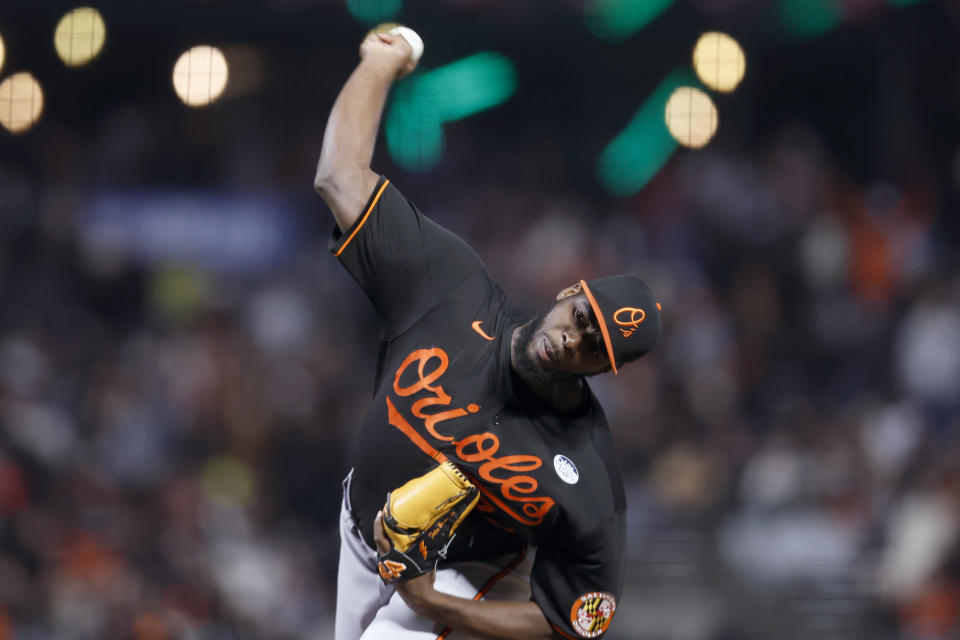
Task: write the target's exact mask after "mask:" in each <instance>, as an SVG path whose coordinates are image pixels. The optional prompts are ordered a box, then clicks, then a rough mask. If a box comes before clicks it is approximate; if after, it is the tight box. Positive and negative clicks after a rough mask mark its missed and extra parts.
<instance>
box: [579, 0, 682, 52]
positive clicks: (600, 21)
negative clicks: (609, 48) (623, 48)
mask: <svg viewBox="0 0 960 640" xmlns="http://www.w3.org/2000/svg"><path fill="white" fill-rule="evenodd" d="M671 4H673V0H590V1H589V2H588V3H587V5H586V6H585V7H584V14H585V17H586V22H587V28H588V29H590V31H591V32H592V33H593V34H594V35H595V36H597V37H598V38H602V39H604V40H608V41H610V42H619V41H621V40H623V39H625V38H627V37H629V36H630V35H632V34H634V33H636V32H637V31H639V30H640V29H642V28H644V27H645V26H647V25H648V24H649V23H650V22H652V21H653V20H654V19H655V18H656V17H657V16H659V15H660V14H661V13H663V12H664V11H666V10H667V8H668V7H669V6H670V5H671Z"/></svg>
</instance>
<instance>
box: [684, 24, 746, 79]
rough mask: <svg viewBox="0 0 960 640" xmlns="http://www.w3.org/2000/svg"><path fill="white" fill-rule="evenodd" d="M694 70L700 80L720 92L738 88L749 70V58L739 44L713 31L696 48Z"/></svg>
mask: <svg viewBox="0 0 960 640" xmlns="http://www.w3.org/2000/svg"><path fill="white" fill-rule="evenodd" d="M693 68H694V69H696V71H697V75H698V76H699V77H700V80H701V81H702V82H703V83H704V84H705V85H707V86H708V87H710V88H711V89H714V90H716V91H722V92H725V93H726V92H729V91H733V90H734V89H736V88H737V85H738V84H740V81H741V80H743V74H744V73H745V72H746V69H747V58H746V56H744V54H743V49H742V48H741V47H740V45H739V44H738V43H737V41H736V40H734V39H733V38H731V37H730V36H728V35H727V34H725V33H720V32H718V31H709V32H707V33H705V34H703V35H702V36H700V39H699V40H697V44H696V46H695V47H694V48H693Z"/></svg>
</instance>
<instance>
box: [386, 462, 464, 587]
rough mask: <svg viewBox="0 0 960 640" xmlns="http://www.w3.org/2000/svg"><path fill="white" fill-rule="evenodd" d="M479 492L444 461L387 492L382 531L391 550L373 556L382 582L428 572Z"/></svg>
mask: <svg viewBox="0 0 960 640" xmlns="http://www.w3.org/2000/svg"><path fill="white" fill-rule="evenodd" d="M479 499H480V493H479V491H478V490H477V488H476V487H475V486H474V485H473V483H472V482H470V481H469V480H468V479H467V477H466V476H465V475H463V473H462V472H461V471H460V470H459V469H457V468H456V467H455V466H454V465H453V464H452V463H451V462H450V461H449V460H447V461H444V462H443V464H441V465H440V466H438V467H436V468H434V469H433V470H431V471H429V472H427V473H425V474H424V475H422V476H420V477H418V478H414V479H413V480H410V481H409V482H407V483H406V484H404V485H403V486H402V487H400V488H398V489H394V490H393V491H391V492H390V493H388V494H387V503H386V504H385V505H384V506H383V530H384V532H385V533H386V535H387V537H388V538H389V539H390V543H391V549H390V551H389V552H387V553H378V554H377V560H378V563H377V565H378V569H379V571H380V578H381V579H382V580H383V581H384V582H385V583H387V584H390V583H393V582H400V581H403V580H409V579H410V578H415V577H417V576H421V575H423V574H425V573H429V572H430V571H433V570H434V569H435V568H436V566H437V561H438V560H439V559H440V558H445V557H446V553H447V548H448V547H449V545H450V542H451V541H452V540H453V537H454V535H455V533H456V530H457V527H459V526H460V523H461V522H463V519H464V518H466V517H467V514H468V513H470V510H471V509H473V507H474V505H476V504H477V500H479Z"/></svg>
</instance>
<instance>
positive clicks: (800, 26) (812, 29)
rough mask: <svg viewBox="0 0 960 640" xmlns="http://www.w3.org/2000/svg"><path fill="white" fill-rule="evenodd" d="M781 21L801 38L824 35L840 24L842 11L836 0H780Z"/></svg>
mask: <svg viewBox="0 0 960 640" xmlns="http://www.w3.org/2000/svg"><path fill="white" fill-rule="evenodd" d="M778 9H779V14H780V23H781V24H782V25H783V28H784V29H785V30H786V31H787V32H788V33H791V34H793V35H795V36H798V37H801V38H813V37H816V36H819V35H822V34H824V33H826V32H828V31H830V30H831V29H833V28H834V27H836V26H837V25H838V24H840V18H841V17H842V11H841V8H840V6H839V4H838V3H837V1H836V0H780V4H779V7H778Z"/></svg>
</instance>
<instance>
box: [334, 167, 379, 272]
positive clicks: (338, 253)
mask: <svg viewBox="0 0 960 640" xmlns="http://www.w3.org/2000/svg"><path fill="white" fill-rule="evenodd" d="M388 184H390V181H389V180H384V181H383V184H382V185H380V190H379V191H377V195H375V196H373V202H371V203H370V206H369V207H367V212H366V213H365V214H363V217H362V218H361V219H360V224H358V225H357V226H356V227H355V228H354V229H353V232H352V233H351V234H350V236H349V237H348V238H347V239H346V241H344V243H343V244H342V245H340V248H339V249H337V252H336V253H335V254H333V255H334V257H337V258H339V257H340V254H341V253H343V250H344V249H346V248H347V245H348V244H350V241H351V240H353V237H354V236H355V235H357V232H358V231H360V228H361V227H363V225H365V224H366V223H367V218H369V217H370V212H371V211H373V208H374V207H375V206H377V202H379V200H380V196H381V195H382V194H383V190H384V189H386V188H387V185H388Z"/></svg>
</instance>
